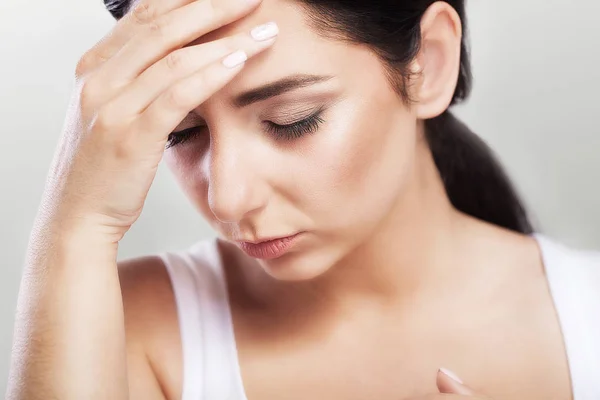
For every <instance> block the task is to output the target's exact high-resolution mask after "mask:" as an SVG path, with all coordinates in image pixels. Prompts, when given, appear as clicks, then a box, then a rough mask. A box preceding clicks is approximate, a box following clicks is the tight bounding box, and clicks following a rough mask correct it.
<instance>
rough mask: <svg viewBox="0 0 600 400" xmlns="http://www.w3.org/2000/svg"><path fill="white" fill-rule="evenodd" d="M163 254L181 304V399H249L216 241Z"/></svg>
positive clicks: (177, 298)
mask: <svg viewBox="0 0 600 400" xmlns="http://www.w3.org/2000/svg"><path fill="white" fill-rule="evenodd" d="M160 256H161V258H162V260H163V262H164V264H165V267H166V269H167V271H168V273H169V276H170V278H171V284H172V286H173V292H174V295H175V303H176V306H177V313H178V320H179V328H180V334H181V346H182V356H183V394H182V400H221V399H222V400H246V397H245V394H244V391H243V385H242V381H241V375H240V369H239V363H238V359H237V348H236V345H235V335H234V332H233V324H232V318H231V310H230V306H229V299H228V295H227V288H226V282H225V276H224V270H223V266H222V263H221V256H220V253H219V250H218V246H217V239H211V240H206V241H202V242H199V243H196V244H195V245H193V246H191V247H190V248H188V249H186V250H184V251H179V252H165V253H162V254H161V255H160Z"/></svg>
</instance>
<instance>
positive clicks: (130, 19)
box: [77, 0, 195, 76]
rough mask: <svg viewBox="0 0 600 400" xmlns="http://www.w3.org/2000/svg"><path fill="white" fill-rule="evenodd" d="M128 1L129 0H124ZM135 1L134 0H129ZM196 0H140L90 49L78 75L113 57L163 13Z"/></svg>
mask: <svg viewBox="0 0 600 400" xmlns="http://www.w3.org/2000/svg"><path fill="white" fill-rule="evenodd" d="M122 1H125V2H127V1H128V0H122ZM129 1H130V2H133V0H129ZM192 1H195V0H163V1H156V0H140V1H138V2H137V3H135V4H133V6H132V7H131V9H130V10H129V11H128V12H127V13H126V14H125V15H124V16H123V18H121V19H120V20H119V21H118V22H117V24H116V25H115V26H114V27H113V29H111V30H110V31H109V32H108V33H107V34H106V35H105V36H104V37H103V38H102V39H100V41H99V42H98V43H96V44H95V45H94V46H93V47H92V48H91V49H89V50H88V51H87V52H86V53H85V55H84V56H83V57H82V59H81V60H80V62H79V65H78V67H77V75H78V76H82V75H85V74H87V73H89V72H91V71H93V70H95V69H96V68H98V67H99V66H100V65H102V64H103V63H104V62H105V61H106V60H109V59H110V58H112V57H113V56H114V55H115V54H117V52H118V51H119V50H121V48H123V46H124V45H125V43H127V42H128V41H129V40H130V39H131V38H132V37H134V36H135V35H136V34H137V33H138V32H139V31H140V30H142V27H144V26H146V25H147V24H148V23H150V22H151V21H154V20H155V19H156V18H158V17H159V16H161V15H164V14H166V13H168V12H169V11H172V10H175V9H177V8H179V7H182V6H184V5H186V4H189V3H191V2H192Z"/></svg>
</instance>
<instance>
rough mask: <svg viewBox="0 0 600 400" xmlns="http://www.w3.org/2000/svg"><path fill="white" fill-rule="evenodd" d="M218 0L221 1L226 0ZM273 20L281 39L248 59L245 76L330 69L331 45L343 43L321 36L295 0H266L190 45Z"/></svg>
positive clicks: (275, 76) (244, 30)
mask: <svg viewBox="0 0 600 400" xmlns="http://www.w3.org/2000/svg"><path fill="white" fill-rule="evenodd" d="M214 1H215V2H216V3H217V4H218V2H219V1H222V0H214ZM269 21H275V22H276V23H277V25H278V26H279V35H278V37H277V40H276V42H275V44H274V45H273V46H272V47H271V48H269V49H268V50H267V51H265V52H263V53H261V54H259V55H257V56H255V57H253V58H252V59H250V60H249V61H248V63H247V66H246V67H245V68H244V72H243V75H244V76H246V77H248V79H249V80H253V81H258V82H259V81H262V80H264V79H259V78H260V76H265V75H267V76H268V77H272V78H274V79H276V78H277V77H280V76H284V75H288V74H290V73H294V72H302V73H311V72H315V73H317V72H324V71H323V68H325V69H327V63H328V60H330V59H332V57H329V56H327V54H328V52H330V51H332V50H333V49H331V48H330V47H335V46H336V45H337V46H339V45H340V44H339V43H338V44H336V43H334V42H332V41H329V40H325V39H324V38H323V37H320V36H318V35H317V34H316V32H315V31H314V30H313V29H311V28H310V27H309V25H308V22H307V17H306V13H305V12H304V9H303V7H302V6H301V5H300V4H299V2H297V1H293V0H263V1H262V3H261V4H260V5H259V6H258V7H257V8H256V9H255V10H254V11H252V12H251V13H250V14H248V15H246V16H244V17H242V18H240V19H239V20H237V21H235V22H233V23H231V24H229V25H226V26H224V27H221V28H219V29H217V30H214V31H212V32H210V33H208V34H206V35H204V36H202V37H200V38H198V39H196V40H195V41H193V42H192V43H190V45H196V44H202V43H206V42H210V41H213V40H217V39H224V38H227V37H230V36H233V35H235V34H238V33H249V32H250V30H251V29H252V28H254V27H255V26H257V25H260V24H263V23H266V22H269ZM330 67H332V66H330ZM258 75H260V76H258ZM252 76H254V79H253V78H252Z"/></svg>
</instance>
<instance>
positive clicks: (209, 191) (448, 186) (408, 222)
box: [8, 0, 600, 400]
mask: <svg viewBox="0 0 600 400" xmlns="http://www.w3.org/2000/svg"><path fill="white" fill-rule="evenodd" d="M106 2H107V6H108V9H109V10H110V11H111V12H112V14H113V15H114V17H115V18H116V19H118V20H119V22H118V23H117V24H116V26H115V27H114V29H113V30H112V31H111V32H110V33H109V34H108V35H107V36H106V37H105V38H104V39H103V40H102V41H100V42H99V43H98V44H96V45H95V46H94V47H93V48H92V49H90V50H89V51H88V52H87V53H86V54H85V55H84V56H83V57H82V59H81V61H80V62H79V64H78V66H77V70H76V77H77V79H76V82H77V85H76V86H77V90H76V91H75V94H74V96H73V102H72V107H71V108H70V109H69V115H68V117H67V123H66V124H65V132H64V136H63V138H64V140H63V141H62V142H61V145H60V146H59V149H58V151H57V153H56V157H55V162H54V163H53V166H52V169H51V171H50V174H49V178H48V184H47V188H46V192H45V197H44V200H43V203H42V205H41V207H40V213H39V217H38V219H37V223H36V225H35V228H34V230H33V232H32V237H31V244H30V248H29V253H28V262H27V267H26V270H25V274H24V277H23V284H22V290H21V294H20V300H19V315H18V321H17V330H16V342H15V347H14V352H13V364H12V370H11V371H12V372H11V381H10V382H11V383H10V388H9V393H8V398H10V399H37V398H57V399H61V400H62V399H77V400H81V399H144V400H151V399H180V398H182V399H185V400H192V399H208V400H218V399H236V400H237V399H250V400H255V399H260V400H269V399H286V400H287V399H343V400H350V399H352V400H354V399H357V400H366V399H408V398H421V399H425V398H427V399H438V398H440V399H442V398H443V399H460V398H493V399H497V400H498V399H544V400H545V399H569V398H574V399H576V400H586V399H597V398H600V379H596V378H597V376H598V374H599V373H600V369H599V368H598V360H600V332H598V325H597V324H596V325H594V318H597V315H599V314H598V313H599V312H600V294H599V292H598V290H597V289H598V287H599V285H600V275H599V272H598V271H599V269H598V256H597V255H594V254H590V253H582V252H576V251H574V250H570V249H567V248H564V247H562V246H561V245H559V244H557V243H554V242H553V241H551V240H549V239H547V238H544V237H542V236H539V235H533V234H532V232H533V229H532V228H531V225H530V223H529V221H528V219H527V216H526V213H525V212H524V209H523V207H522V206H521V203H520V202H519V200H518V198H517V196H516V195H515V193H514V191H513V189H512V188H511V185H510V183H509V182H508V180H507V179H506V178H505V176H504V174H503V172H502V170H501V168H500V167H499V166H498V164H497V163H496V162H495V161H494V159H493V157H492V155H491V153H490V152H489V150H488V149H487V148H486V146H485V145H484V144H483V143H482V142H481V141H480V140H479V139H478V138H477V136H475V135H474V134H473V133H471V132H470V131H469V130H468V129H467V128H466V127H465V126H464V125H462V124H461V123H460V122H459V121H457V120H456V119H455V118H454V117H453V116H452V115H451V114H450V113H449V111H448V107H449V106H450V105H452V104H454V103H457V102H459V101H461V100H463V99H464V98H466V97H467V94H468V92H469V86H470V83H471V75H470V67H469V60H468V58H467V52H466V39H465V37H464V35H463V31H464V29H465V28H464V27H465V10H464V1H463V0H452V1H448V2H434V1H432V0H402V1H399V0H393V1H392V0H390V1H378V2H372V1H367V0H365V1H343V0H296V1H283V0H263V1H262V2H261V1H260V0H213V1H210V0H198V1H191V0H139V2H137V3H134V4H131V3H130V2H129V1H128V0H112V1H108V0H106ZM268 21H272V22H271V23H267V25H264V26H262V27H259V28H257V29H253V27H254V26H256V25H259V24H263V23H266V22H268ZM163 155H164V158H165V161H166V162H167V163H168V165H169V166H170V168H171V169H172V171H173V173H174V175H175V176H176V178H177V179H178V181H179V182H180V184H181V186H182V188H183V189H184V191H185V192H186V194H187V195H188V196H189V198H190V199H191V201H192V202H193V203H194V205H195V206H196V207H197V208H198V210H199V211H200V212H201V213H202V214H203V215H204V216H205V217H206V218H207V220H208V221H209V222H210V223H211V224H212V226H213V227H214V228H215V229H216V230H217V231H218V232H219V234H220V238H219V239H218V240H215V241H203V242H201V243H198V244H196V245H193V246H192V247H190V248H189V249H187V250H184V251H181V252H173V253H165V254H162V255H160V256H149V257H145V258H141V259H133V260H128V261H126V262H122V263H120V265H119V266H118V268H117V261H116V259H117V250H118V244H119V241H120V240H121V239H122V238H123V236H124V235H125V233H126V232H127V230H128V229H129V228H130V227H131V225H132V224H133V223H134V222H135V221H136V219H137V218H138V216H139V215H140V212H141V210H142V206H143V203H144V199H145V197H146V194H147V192H148V190H149V187H150V185H151V182H152V180H153V178H154V174H155V171H156V169H157V167H158V164H159V162H160V160H161V159H162V157H163ZM443 367H445V368H448V370H447V369H441V368H443ZM449 371H454V373H452V372H449ZM594 374H595V375H594ZM454 375H458V377H460V378H457V377H455V376H454ZM461 380H462V381H463V382H465V383H466V385H465V384H462V383H461Z"/></svg>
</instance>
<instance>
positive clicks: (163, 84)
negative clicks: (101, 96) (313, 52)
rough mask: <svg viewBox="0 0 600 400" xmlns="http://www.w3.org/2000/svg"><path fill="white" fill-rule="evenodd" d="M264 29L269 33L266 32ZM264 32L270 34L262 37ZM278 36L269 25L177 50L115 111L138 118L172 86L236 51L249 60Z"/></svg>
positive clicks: (118, 102) (122, 98) (120, 101)
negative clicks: (242, 52) (244, 53)
mask: <svg viewBox="0 0 600 400" xmlns="http://www.w3.org/2000/svg"><path fill="white" fill-rule="evenodd" d="M263 27H269V28H271V29H269V30H267V29H264V28H263ZM261 32H262V33H263V35H261ZM265 32H268V33H269V34H268V35H267V36H265V35H264V33H265ZM277 33H278V30H277V25H276V24H275V23H272V22H271V23H268V24H265V25H261V26H258V27H256V28H254V29H252V30H251V31H250V32H244V33H239V34H237V35H234V36H231V37H227V38H223V39H219V40H215V41H212V42H208V43H204V44H201V45H196V46H190V47H185V48H183V49H179V50H176V51H174V52H173V53H171V54H169V55H168V56H167V57H165V58H163V59H162V60H161V61H159V62H157V63H156V64H154V65H153V66H152V67H150V68H148V69H147V70H146V71H144V72H143V73H142V75H140V76H139V77H138V78H137V79H136V80H135V81H134V82H133V83H131V84H130V85H129V86H128V87H127V88H126V89H124V91H123V92H122V93H121V94H120V95H119V96H118V97H117V98H115V99H113V100H112V103H114V109H115V110H117V112H122V113H124V114H126V115H129V116H133V115H136V114H140V113H141V112H142V111H144V110H145V109H146V108H147V107H148V106H149V105H150V103H151V102H152V101H154V100H155V99H156V98H157V97H158V96H159V95H160V94H161V93H162V92H164V91H165V90H167V89H168V88H169V87H170V86H171V85H173V84H174V83H175V82H177V81H179V80H181V79H183V78H185V77H188V76H190V75H192V74H194V73H196V72H197V71H199V70H200V69H202V68H204V67H206V66H207V65H209V64H211V63H214V62H215V61H218V60H220V59H222V58H224V57H225V56H227V55H228V54H230V53H233V52H234V51H236V50H238V49H241V50H244V51H245V52H246V54H248V56H249V57H252V56H253V55H255V54H258V53H259V52H262V51H263V50H265V49H267V48H268V47H270V46H272V45H273V43H274V42H275V38H276V35H277Z"/></svg>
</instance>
